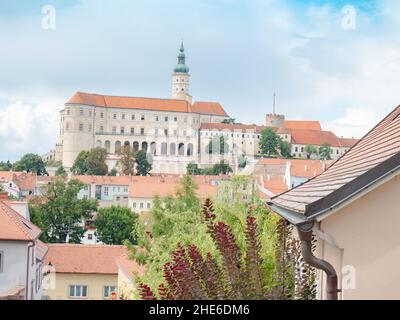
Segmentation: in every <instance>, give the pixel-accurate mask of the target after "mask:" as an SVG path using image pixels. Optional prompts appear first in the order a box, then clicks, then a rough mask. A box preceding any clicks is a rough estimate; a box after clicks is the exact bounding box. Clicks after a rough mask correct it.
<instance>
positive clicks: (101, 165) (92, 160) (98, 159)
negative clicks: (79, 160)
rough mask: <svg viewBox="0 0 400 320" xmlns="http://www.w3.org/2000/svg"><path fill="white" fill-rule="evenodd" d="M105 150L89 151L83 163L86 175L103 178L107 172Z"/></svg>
mask: <svg viewBox="0 0 400 320" xmlns="http://www.w3.org/2000/svg"><path fill="white" fill-rule="evenodd" d="M106 158H107V150H106V149H104V148H99V147H98V148H95V149H92V150H90V152H89V155H88V157H87V159H86V161H85V166H86V169H87V171H86V174H87V175H93V176H105V175H106V174H107V172H108V168H107V165H106Z"/></svg>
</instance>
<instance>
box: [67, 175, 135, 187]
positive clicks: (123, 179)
mask: <svg viewBox="0 0 400 320" xmlns="http://www.w3.org/2000/svg"><path fill="white" fill-rule="evenodd" d="M135 178H136V177H129V176H118V177H113V176H71V179H76V180H79V181H81V182H82V183H83V184H86V185H89V184H96V185H102V186H103V185H109V186H128V185H129V184H131V183H132V182H133V181H134V179H135Z"/></svg>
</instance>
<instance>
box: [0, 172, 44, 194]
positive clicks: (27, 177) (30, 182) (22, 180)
mask: <svg viewBox="0 0 400 320" xmlns="http://www.w3.org/2000/svg"><path fill="white" fill-rule="evenodd" d="M36 178H37V176H36V175H35V174H32V173H26V172H13V171H0V183H5V182H9V181H13V182H14V183H15V184H16V185H17V186H18V187H19V188H20V189H21V190H35V188H36Z"/></svg>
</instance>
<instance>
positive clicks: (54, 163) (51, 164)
mask: <svg viewBox="0 0 400 320" xmlns="http://www.w3.org/2000/svg"><path fill="white" fill-rule="evenodd" d="M45 165H46V167H53V168H58V167H60V166H62V162H61V161H55V160H49V161H47V162H46V163H45Z"/></svg>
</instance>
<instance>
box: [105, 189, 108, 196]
mask: <svg viewBox="0 0 400 320" xmlns="http://www.w3.org/2000/svg"><path fill="white" fill-rule="evenodd" d="M104 195H105V196H108V187H104Z"/></svg>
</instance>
